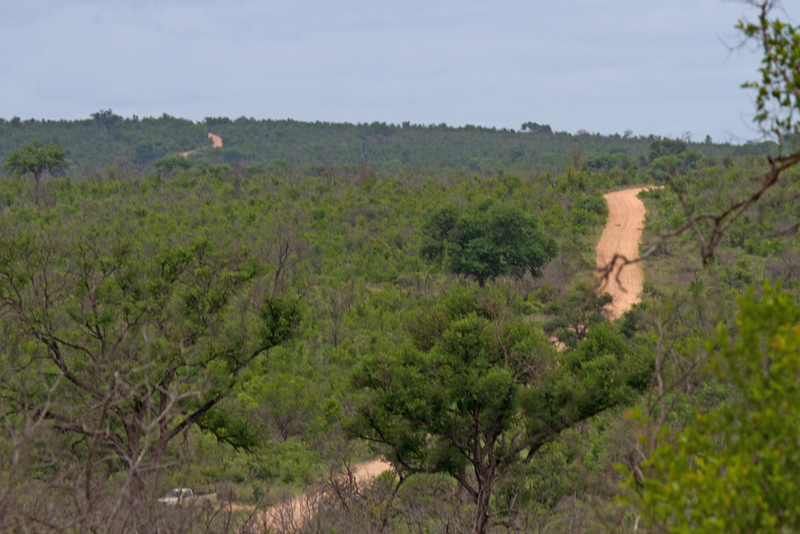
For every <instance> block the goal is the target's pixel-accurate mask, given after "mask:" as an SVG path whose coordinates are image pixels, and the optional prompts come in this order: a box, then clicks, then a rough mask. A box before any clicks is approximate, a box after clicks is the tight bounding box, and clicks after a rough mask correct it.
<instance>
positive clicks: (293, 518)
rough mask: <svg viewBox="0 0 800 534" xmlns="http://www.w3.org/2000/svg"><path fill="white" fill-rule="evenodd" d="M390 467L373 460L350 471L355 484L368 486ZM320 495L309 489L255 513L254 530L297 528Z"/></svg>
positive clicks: (290, 529)
mask: <svg viewBox="0 0 800 534" xmlns="http://www.w3.org/2000/svg"><path fill="white" fill-rule="evenodd" d="M391 468H392V464H390V463H389V462H386V461H383V460H373V461H371V462H365V463H362V464H359V465H356V466H354V467H353V470H352V472H351V473H350V474H351V475H352V477H353V481H354V482H355V483H356V485H357V486H359V487H361V488H364V487H365V486H369V485H370V483H371V482H372V480H373V479H375V478H376V477H377V476H378V475H380V474H381V473H384V472H385V471H388V470H390V469H391ZM319 497H320V492H319V491H318V490H317V491H309V492H306V493H302V494H300V495H298V496H297V497H295V498H294V499H291V500H290V501H287V502H284V503H282V504H278V505H276V506H273V507H271V508H268V509H267V510H265V511H263V512H261V513H259V514H257V515H256V516H255V517H254V518H253V521H252V525H251V526H254V527H255V528H256V530H261V531H263V530H269V531H270V532H286V531H293V530H297V529H299V528H300V527H302V526H303V524H304V523H305V522H306V521H307V520H308V519H310V516H311V515H312V514H313V512H314V505H315V503H316V501H317V499H319Z"/></svg>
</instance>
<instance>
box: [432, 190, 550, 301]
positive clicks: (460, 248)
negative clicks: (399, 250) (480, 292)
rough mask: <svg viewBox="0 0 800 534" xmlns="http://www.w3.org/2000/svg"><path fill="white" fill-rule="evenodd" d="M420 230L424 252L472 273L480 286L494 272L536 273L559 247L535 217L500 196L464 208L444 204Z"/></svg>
mask: <svg viewBox="0 0 800 534" xmlns="http://www.w3.org/2000/svg"><path fill="white" fill-rule="evenodd" d="M423 231H424V234H425V236H424V238H423V241H422V249H421V253H422V256H423V258H426V259H429V260H436V261H444V263H445V264H446V265H447V268H448V270H449V271H450V272H452V273H454V274H462V275H465V276H474V277H475V278H476V279H477V280H478V284H479V285H480V286H481V287H484V285H485V284H486V281H487V280H492V279H494V278H496V277H498V276H505V275H512V276H517V277H522V276H523V275H524V274H525V273H526V272H530V273H531V275H532V276H541V268H542V267H543V266H544V265H545V264H546V263H547V262H548V261H550V260H551V259H553V258H554V257H555V256H556V254H557V253H558V246H557V245H556V242H555V240H554V239H553V238H552V237H550V236H549V235H547V234H546V233H545V232H544V231H543V230H541V229H540V228H539V225H538V222H537V220H536V219H535V218H533V217H531V216H530V215H527V214H526V213H525V212H523V211H522V210H521V209H520V208H518V207H516V206H513V205H510V204H504V203H500V202H491V201H487V202H484V203H483V204H481V205H479V206H478V207H477V208H474V209H471V210H469V211H467V212H466V213H463V214H461V213H459V210H458V208H456V207H455V206H453V205H447V206H444V207H442V208H440V209H439V210H437V211H436V212H434V213H433V214H432V215H431V217H430V218H429V219H428V220H427V221H426V223H425V226H424V228H423Z"/></svg>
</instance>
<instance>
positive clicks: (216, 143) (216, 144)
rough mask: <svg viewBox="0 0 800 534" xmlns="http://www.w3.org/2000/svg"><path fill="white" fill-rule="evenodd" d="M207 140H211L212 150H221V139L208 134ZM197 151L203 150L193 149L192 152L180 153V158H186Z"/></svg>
mask: <svg viewBox="0 0 800 534" xmlns="http://www.w3.org/2000/svg"><path fill="white" fill-rule="evenodd" d="M208 138H209V139H211V146H212V147H213V148H222V138H221V137H220V136H218V135H215V134H212V133H210V132H209V134H208ZM198 150H203V149H202V148H195V149H194V150H190V151H189V152H181V156H183V157H184V158H188V157H189V154H194V153H195V152H197V151H198Z"/></svg>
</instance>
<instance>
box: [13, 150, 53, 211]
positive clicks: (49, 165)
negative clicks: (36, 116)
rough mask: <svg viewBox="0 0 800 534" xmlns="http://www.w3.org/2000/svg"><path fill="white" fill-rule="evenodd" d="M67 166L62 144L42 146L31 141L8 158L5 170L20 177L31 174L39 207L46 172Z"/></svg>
mask: <svg viewBox="0 0 800 534" xmlns="http://www.w3.org/2000/svg"><path fill="white" fill-rule="evenodd" d="M66 164H67V153H66V151H65V150H64V148H63V147H62V146H61V144H58V145H54V144H53V143H49V144H47V145H44V146H42V145H40V144H39V141H31V142H30V143H28V144H27V145H23V147H22V148H15V149H14V151H13V152H11V155H9V156H8V157H7V158H6V164H5V166H4V168H5V169H6V170H7V171H11V172H12V173H14V174H16V175H18V176H24V175H26V174H30V175H31V176H33V180H34V182H35V183H36V185H35V188H34V194H33V199H34V202H35V203H36V205H37V206H38V205H39V180H40V179H41V177H42V174H44V173H45V172H53V171H55V170H56V169H60V168H62V167H64V166H65V165H66Z"/></svg>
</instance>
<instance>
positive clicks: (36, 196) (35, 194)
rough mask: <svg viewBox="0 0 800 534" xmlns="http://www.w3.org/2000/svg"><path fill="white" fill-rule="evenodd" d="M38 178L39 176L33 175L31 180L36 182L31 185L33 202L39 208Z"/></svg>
mask: <svg viewBox="0 0 800 534" xmlns="http://www.w3.org/2000/svg"><path fill="white" fill-rule="evenodd" d="M39 178H40V176H38V175H34V176H33V181H34V182H36V185H34V187H33V202H34V203H35V204H36V207H37V208H41V206H40V205H39Z"/></svg>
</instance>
